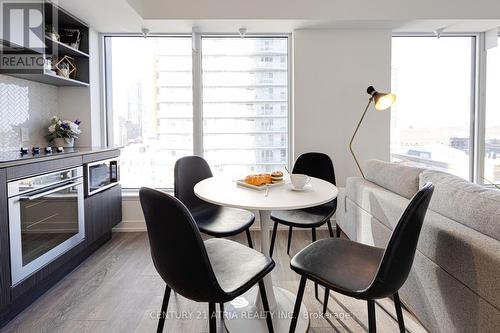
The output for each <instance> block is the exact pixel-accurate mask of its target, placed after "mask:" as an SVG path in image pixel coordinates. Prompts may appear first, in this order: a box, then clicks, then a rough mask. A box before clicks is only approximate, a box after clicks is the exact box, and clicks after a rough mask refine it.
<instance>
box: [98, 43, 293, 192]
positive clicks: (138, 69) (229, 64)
mask: <svg viewBox="0 0 500 333" xmlns="http://www.w3.org/2000/svg"><path fill="white" fill-rule="evenodd" d="M287 42H288V40H287V38H286V37H283V38H245V39H241V38H212V37H209V38H203V39H202V50H201V51H202V58H201V65H202V72H201V74H202V107H201V109H202V114H201V119H200V123H201V130H200V132H201V133H194V131H193V126H195V124H194V122H193V121H194V112H193V110H194V108H193V82H192V79H193V75H192V73H193V67H192V66H193V64H192V41H191V38H189V37H153V38H148V39H144V38H140V37H108V38H107V40H106V43H107V49H108V52H109V53H110V55H111V57H112V61H111V63H112V68H111V70H110V73H108V75H110V76H111V78H112V82H113V84H112V87H113V96H112V100H111V101H110V104H111V105H112V113H111V114H112V117H113V123H114V128H113V134H112V135H113V140H114V144H117V145H120V146H123V147H124V148H123V152H122V159H121V172H122V183H123V184H124V186H125V187H129V188H135V187H140V186H143V185H145V184H146V185H154V186H155V187H160V188H172V187H173V168H174V165H175V161H176V160H177V159H178V158H180V157H182V156H187V155H191V154H193V153H194V152H195V149H200V148H201V151H202V154H203V156H204V157H205V158H206V159H207V161H208V162H209V163H210V165H211V167H212V171H213V172H214V174H215V175H224V176H226V177H231V178H234V179H236V178H243V177H245V175H247V174H251V173H261V172H271V171H274V170H283V169H284V166H285V165H287V164H288V43H287ZM131 46H133V47H131ZM131 49H132V50H133V51H132V52H130V50H131ZM131 63H133V64H134V66H130V64H131ZM131 67H133V68H131ZM125 68H126V69H127V70H124V69H125ZM124 73H126V74H124ZM195 140H196V142H195ZM195 145H197V146H198V147H195Z"/></svg>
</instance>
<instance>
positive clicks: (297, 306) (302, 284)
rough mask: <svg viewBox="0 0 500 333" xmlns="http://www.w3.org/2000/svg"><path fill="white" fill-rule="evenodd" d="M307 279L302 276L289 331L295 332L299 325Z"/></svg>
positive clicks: (290, 332)
mask: <svg viewBox="0 0 500 333" xmlns="http://www.w3.org/2000/svg"><path fill="white" fill-rule="evenodd" d="M306 282H307V279H306V278H305V277H304V276H302V277H301V278H300V284H299V291H298V292H297V298H296V300H295V306H294V307H293V316H292V321H291V323H290V330H289V331H288V332H289V333H294V332H295V328H296V327H297V319H298V318H299V311H300V305H301V304H302V297H303V296H304V289H305V288H306Z"/></svg>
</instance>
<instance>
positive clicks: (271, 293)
mask: <svg viewBox="0 0 500 333" xmlns="http://www.w3.org/2000/svg"><path fill="white" fill-rule="evenodd" d="M310 184H311V186H310V187H309V188H307V189H306V190H304V191H294V190H292V188H291V184H289V183H288V182H286V183H285V184H283V185H279V186H273V187H269V190H268V193H267V196H266V191H265V190H262V191H259V190H255V189H251V188H247V187H244V186H241V185H238V184H237V183H236V182H234V181H232V180H229V179H224V178H217V177H211V178H207V179H205V180H202V181H201V182H199V183H198V184H196V186H195V187H194V193H195V194H196V195H197V196H198V197H199V198H200V199H202V200H205V201H207V202H210V203H213V204H216V205H220V206H227V207H233V208H241V209H247V210H253V211H258V212H259V217H260V236H261V251H262V253H263V254H265V255H267V256H269V245H270V244H269V231H270V224H271V220H270V216H271V211H273V210H291V209H301V208H308V207H314V206H318V205H321V204H324V203H327V202H329V201H331V200H333V199H335V198H336V197H337V193H338V191H337V188H336V187H335V186H334V185H333V184H331V183H329V182H327V181H324V180H321V179H318V178H313V177H311V181H310ZM271 274H272V273H271ZM271 274H267V275H266V277H265V278H264V285H265V288H266V294H267V297H268V302H269V308H270V311H271V314H272V321H273V328H274V332H278V333H280V332H288V331H289V328H290V321H291V319H292V314H293V307H294V305H295V298H296V294H295V293H292V292H290V291H288V290H286V289H283V288H280V287H277V286H273V282H272V278H271ZM262 313H263V307H262V301H261V298H260V295H259V292H258V288H257V287H253V288H252V289H250V290H249V291H248V292H246V293H245V294H243V295H242V296H240V297H237V298H236V299H234V300H233V301H231V302H229V303H228V304H226V307H225V319H224V323H225V325H226V328H227V330H228V331H229V332H237V333H246V332H249V333H258V332H267V326H266V321H265V317H264V316H262V315H259V314H262ZM308 327H309V314H308V312H307V309H306V306H305V305H304V303H302V304H301V308H300V313H299V317H298V322H297V328H296V330H295V331H296V332H301V333H302V332H306V331H307V329H308Z"/></svg>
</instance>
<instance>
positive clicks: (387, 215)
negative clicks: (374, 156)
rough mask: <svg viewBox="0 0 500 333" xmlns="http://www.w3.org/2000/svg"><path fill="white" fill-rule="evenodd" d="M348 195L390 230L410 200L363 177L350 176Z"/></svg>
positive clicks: (347, 188)
mask: <svg viewBox="0 0 500 333" xmlns="http://www.w3.org/2000/svg"><path fill="white" fill-rule="evenodd" d="M345 192H346V196H347V197H348V198H349V199H351V200H352V201H353V202H354V203H356V204H357V205H358V206H359V207H361V208H363V209H364V210H366V211H367V212H369V213H370V214H371V215H373V216H374V217H375V218H376V219H377V220H379V221H380V222H381V223H382V224H384V225H385V226H386V227H387V228H389V229H390V230H393V229H394V227H395V226H396V224H397V223H398V220H399V218H400V216H401V214H403V211H404V210H405V209H406V206H408V203H409V200H408V199H406V198H404V197H402V196H401V195H398V194H396V193H394V192H391V191H389V190H387V189H385V188H383V187H381V186H379V185H377V184H375V183H372V182H370V181H368V180H366V179H363V178H361V177H349V178H347V181H346V189H345Z"/></svg>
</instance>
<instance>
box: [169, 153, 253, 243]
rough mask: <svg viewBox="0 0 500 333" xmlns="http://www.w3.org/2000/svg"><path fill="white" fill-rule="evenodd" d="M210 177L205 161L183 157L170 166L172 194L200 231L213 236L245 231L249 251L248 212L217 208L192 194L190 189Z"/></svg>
mask: <svg viewBox="0 0 500 333" xmlns="http://www.w3.org/2000/svg"><path fill="white" fill-rule="evenodd" d="M210 177H212V171H211V170H210V166H209V165H208V163H207V161H205V160H204V159H203V158H202V157H200V156H186V157H182V158H180V159H178V160H177V162H176V163H175V167H174V195H175V197H176V198H177V199H179V200H180V201H182V203H183V204H184V205H186V207H187V208H188V209H189V211H190V212H191V214H192V215H193V218H194V220H195V221H196V224H197V225H198V228H199V229H200V231H201V232H202V233H204V234H207V235H210V236H213V237H217V238H219V237H230V236H234V235H237V234H239V233H241V232H245V234H246V236H247V241H248V246H250V247H251V248H253V244H252V236H251V235H250V230H249V229H250V226H251V225H252V224H253V222H254V221H255V215H254V214H253V213H252V212H249V211H247V210H243V209H237V208H229V207H221V206H217V205H213V204H211V203H208V202H206V201H204V200H201V199H200V198H198V197H197V196H196V195H195V194H194V186H195V185H196V184H197V183H198V182H200V181H202V180H204V179H207V178H210Z"/></svg>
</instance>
